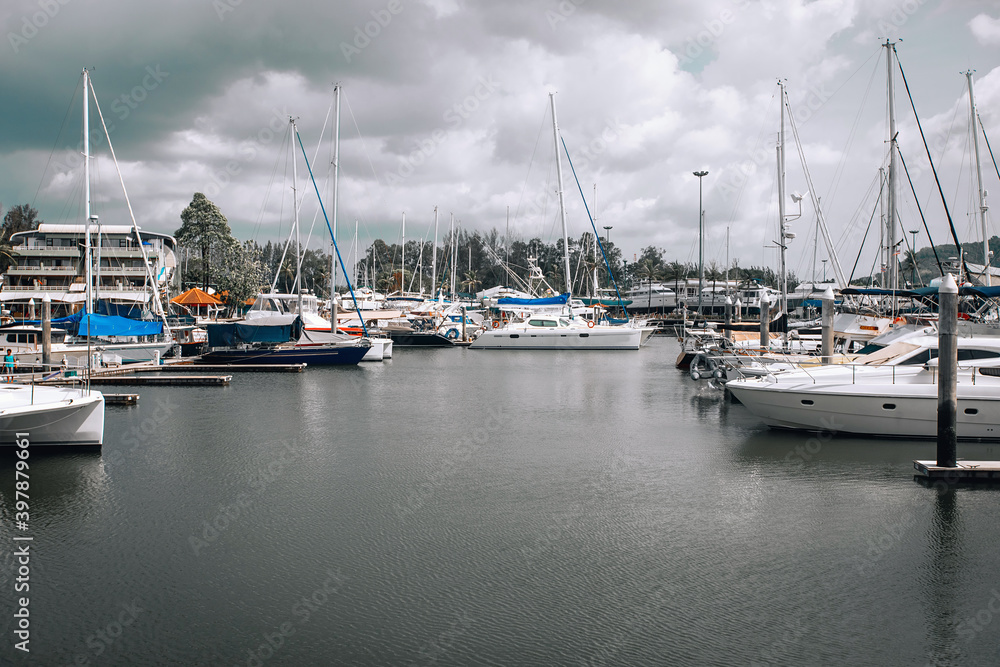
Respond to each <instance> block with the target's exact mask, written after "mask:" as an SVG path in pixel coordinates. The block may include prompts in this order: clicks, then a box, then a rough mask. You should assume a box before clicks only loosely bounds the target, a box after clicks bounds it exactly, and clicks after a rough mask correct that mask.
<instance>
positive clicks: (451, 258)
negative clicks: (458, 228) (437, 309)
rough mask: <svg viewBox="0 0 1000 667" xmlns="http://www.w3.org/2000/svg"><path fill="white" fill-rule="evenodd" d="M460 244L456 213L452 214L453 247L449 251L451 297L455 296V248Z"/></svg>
mask: <svg viewBox="0 0 1000 667" xmlns="http://www.w3.org/2000/svg"><path fill="white" fill-rule="evenodd" d="M457 245H458V244H457V243H455V214H454V213H452V214H451V248H449V252H448V263H449V264H450V265H451V266H450V267H449V268H450V269H451V282H450V285H451V298H452V299H454V298H455V248H456V246H457Z"/></svg>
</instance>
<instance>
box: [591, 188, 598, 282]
mask: <svg viewBox="0 0 1000 667" xmlns="http://www.w3.org/2000/svg"><path fill="white" fill-rule="evenodd" d="M594 229H595V230H596V229H597V183H594ZM593 246H594V275H593V276H592V277H593V281H594V291H593V292H592V293H591V295H592V296H593V297H594V298H595V299H596V298H597V234H596V233H595V234H594V243H593Z"/></svg>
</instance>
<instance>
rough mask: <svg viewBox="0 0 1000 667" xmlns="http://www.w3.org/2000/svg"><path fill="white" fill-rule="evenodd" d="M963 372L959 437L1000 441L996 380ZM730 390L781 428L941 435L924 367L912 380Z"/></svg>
mask: <svg viewBox="0 0 1000 667" xmlns="http://www.w3.org/2000/svg"><path fill="white" fill-rule="evenodd" d="M914 370H917V369H914ZM961 376H965V377H964V382H963V378H961V377H960V379H959V384H958V437H959V438H961V439H963V440H1000V392H998V386H997V384H996V382H995V380H996V378H992V377H984V376H978V377H977V378H976V383H977V384H975V385H973V384H972V383H971V381H970V379H969V377H968V371H964V370H963V372H962V373H961ZM912 380H917V382H913V381H912ZM920 380H923V381H920ZM991 380H992V381H991ZM726 388H727V389H729V390H730V391H731V392H732V393H733V395H734V396H735V397H736V398H737V399H739V401H740V402H741V403H742V404H743V405H745V406H746V407H747V409H748V410H750V411H751V412H753V413H754V414H755V415H757V416H758V417H760V418H761V419H762V420H763V421H764V422H765V423H766V424H767V425H768V426H772V427H775V428H787V429H796V430H806V431H825V432H829V433H849V434H854V435H873V436H879V437H900V438H934V437H936V435H937V405H938V398H937V392H938V385H937V384H932V383H931V375H930V373H929V372H928V371H925V370H923V369H920V373H919V374H918V375H917V376H915V377H914V378H912V379H911V380H908V381H907V382H905V383H899V382H897V383H896V384H893V383H892V381H891V378H888V379H882V380H881V381H876V380H874V379H872V378H869V379H866V380H865V381H864V382H862V383H858V384H853V383H851V382H850V380H847V381H845V382H842V383H823V384H821V385H816V384H812V383H811V382H810V381H809V380H808V379H806V380H805V381H804V382H802V383H801V384H794V385H792V384H789V385H784V384H782V385H777V384H774V383H767V382H766V381H760V380H749V381H747V380H736V381H733V382H730V383H727V384H726Z"/></svg>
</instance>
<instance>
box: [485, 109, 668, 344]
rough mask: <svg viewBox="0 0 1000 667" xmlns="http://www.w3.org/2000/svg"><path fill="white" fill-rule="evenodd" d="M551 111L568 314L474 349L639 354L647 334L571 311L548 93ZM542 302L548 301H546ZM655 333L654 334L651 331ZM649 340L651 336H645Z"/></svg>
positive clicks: (508, 329) (508, 331) (520, 326)
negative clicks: (634, 352) (624, 352)
mask: <svg viewBox="0 0 1000 667" xmlns="http://www.w3.org/2000/svg"><path fill="white" fill-rule="evenodd" d="M549 101H550V104H551V107H552V136H553V139H554V142H555V149H556V179H557V182H558V187H559V189H558V196H559V217H560V219H561V220H562V232H563V250H564V256H563V263H564V267H563V268H564V271H565V275H566V293H565V294H564V295H561V297H559V298H563V297H565V312H564V313H563V314H558V315H556V314H544V315H543V314H536V315H531V316H529V317H527V318H524V319H520V320H513V321H510V322H508V323H507V324H506V325H504V326H502V327H498V328H496V329H489V330H486V331H483V333H482V334H480V335H479V337H478V338H476V339H475V340H474V341H473V342H472V345H470V348H471V349H480V350H638V349H639V346H640V345H641V344H642V343H643V342H644V333H645V332H644V330H643V329H640V328H636V327H631V326H619V325H614V326H612V325H607V324H597V323H595V322H594V321H593V320H584V319H582V318H577V317H574V316H573V313H572V311H571V310H570V307H569V300H570V296H571V294H570V293H571V292H572V279H573V278H572V274H571V273H570V262H569V234H568V232H567V228H566V200H565V195H564V192H563V173H562V160H561V159H560V158H559V153H560V146H559V122H558V120H557V117H556V99H555V93H549ZM523 301H526V302H527V303H523V304H520V305H521V306H525V307H529V308H530V307H531V306H532V305H539V306H551V305H552V304H551V303H538V304H532V303H530V301H532V300H529V299H526V300H523ZM543 301H548V299H545V300H543ZM649 333H652V330H651V329H650V330H649ZM646 337H648V334H646Z"/></svg>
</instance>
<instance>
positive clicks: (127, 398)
mask: <svg viewBox="0 0 1000 667" xmlns="http://www.w3.org/2000/svg"><path fill="white" fill-rule="evenodd" d="M138 403H139V394H104V404H105V405H137V404H138Z"/></svg>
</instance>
